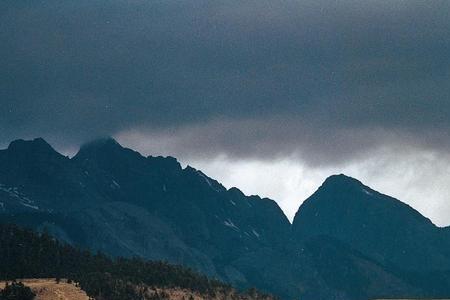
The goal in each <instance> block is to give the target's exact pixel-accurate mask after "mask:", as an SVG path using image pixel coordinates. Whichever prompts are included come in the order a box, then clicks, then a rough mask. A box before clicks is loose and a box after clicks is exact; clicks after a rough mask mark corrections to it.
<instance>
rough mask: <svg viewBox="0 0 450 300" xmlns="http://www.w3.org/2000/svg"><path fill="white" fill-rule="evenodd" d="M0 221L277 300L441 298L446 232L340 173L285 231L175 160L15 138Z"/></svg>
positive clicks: (265, 206)
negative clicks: (62, 148) (71, 151)
mask: <svg viewBox="0 0 450 300" xmlns="http://www.w3.org/2000/svg"><path fill="white" fill-rule="evenodd" d="M299 200H301V199H299ZM0 221H1V222H4V223H7V222H12V223H17V224H19V225H22V226H27V227H31V228H33V229H36V230H40V231H43V230H45V231H48V232H49V233H50V234H52V235H53V236H55V237H56V238H58V239H59V240H61V241H64V242H67V243H69V244H72V245H76V246H78V247H82V248H86V249H89V250H92V251H97V250H99V251H102V252H105V253H107V254H110V255H113V256H126V257H132V256H139V257H142V258H145V259H150V260H166V261H169V262H171V263H176V264H181V265H185V266H189V267H191V268H193V269H195V270H196V271H199V272H202V273H204V274H206V275H209V276H212V277H216V278H218V279H220V280H223V281H226V282H229V283H232V284H233V285H236V286H238V287H241V288H248V287H251V286H256V287H257V288H258V289H260V290H263V291H267V292H270V293H273V294H275V295H278V296H279V297H281V298H282V299H298V298H300V299H311V300H312V299H318V300H320V299H324V300H325V299H351V300H353V299H355V300H359V299H368V298H375V297H420V296H427V297H446V296H447V297H448V296H450V288H449V287H450V253H448V251H447V249H449V246H450V231H449V229H448V228H438V227H436V226H435V225H434V224H433V223H432V222H431V221H430V220H428V219H427V218H425V217H423V216H422V215H421V214H419V213H418V212H417V211H416V210H414V209H413V208H411V207H410V206H408V205H406V204H404V203H402V202H400V201H399V200H396V199H394V198H391V197H389V196H386V195H383V194H381V193H378V192H376V191H374V190H372V189H370V188H369V187H367V186H365V185H363V184H362V183H361V182H359V181H358V180H356V179H353V178H350V177H347V176H345V175H335V176H331V177H329V178H328V179H327V180H326V181H325V182H324V183H323V185H322V186H321V187H320V188H319V189H318V190H317V191H316V192H315V193H314V194H313V195H312V196H311V197H310V198H308V199H307V200H306V201H305V202H304V203H303V204H302V205H301V207H300V209H299V211H298V212H297V214H296V216H295V219H294V222H293V224H290V223H289V221H288V219H287V218H286V216H285V215H284V214H283V212H282V210H281V209H280V208H279V206H278V205H277V204H276V202H275V201H273V200H271V199H267V198H260V197H258V196H246V195H244V194H243V193H242V192H241V191H240V190H239V189H237V188H231V189H226V188H225V187H224V186H222V185H221V184H220V183H219V182H217V181H216V180H214V179H212V178H210V177H208V176H207V175H206V174H204V173H203V172H201V171H200V170H196V169H194V168H193V167H190V166H188V167H186V168H182V167H181V165H180V164H179V162H178V161H177V160H176V159H175V158H173V157H152V156H149V157H144V156H142V155H141V154H139V153H138V152H136V151H133V150H131V149H127V148H124V147H122V146H121V145H120V144H118V143H117V142H116V141H115V140H113V139H111V138H105V139H100V140H95V141H93V142H90V143H87V144H85V145H83V146H82V147H81V149H80V150H79V152H78V153H77V154H76V155H75V156H74V157H73V158H68V157H65V156H63V155H61V154H59V153H58V152H56V151H55V150H54V149H53V148H52V147H51V146H50V145H49V144H48V143H47V142H46V141H44V140H43V139H34V140H30V141H24V140H17V141H14V142H12V143H11V144H10V145H9V147H8V148H7V149H5V150H1V151H0Z"/></svg>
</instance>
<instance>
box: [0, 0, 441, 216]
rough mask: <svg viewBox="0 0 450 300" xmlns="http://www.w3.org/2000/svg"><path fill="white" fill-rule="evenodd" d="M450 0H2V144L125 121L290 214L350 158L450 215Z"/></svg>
mask: <svg viewBox="0 0 450 300" xmlns="http://www.w3.org/2000/svg"><path fill="white" fill-rule="evenodd" d="M449 15H450V1H446V0H443V1H414V0H407V1H381V0H378V1H370V0H366V1H356V0H343V1H324V0H304V1H300V0H284V1H281V0H248V1H243V0H239V1H238V0H178V1H175V0H160V1H154V0H77V1H61V0H52V1H50V0H48V1H46V0H29V1H28V0H22V1H17V0H11V1H10V0H3V1H1V2H0V128H1V130H0V145H3V146H6V145H7V144H8V143H9V141H11V140H13V139H17V138H32V137H37V136H42V137H44V138H46V139H47V140H48V141H49V142H50V143H52V144H53V145H54V146H55V147H56V148H57V149H58V150H60V151H62V152H65V153H73V152H74V151H76V149H77V148H78V147H79V145H80V144H81V143H83V142H85V141H87V140H89V139H92V138H95V137H98V136H105V135H111V136H114V137H116V138H117V139H118V140H119V141H120V142H121V143H122V144H124V145H126V146H129V147H133V148H136V149H138V150H140V151H141V152H143V153H144V154H154V155H159V154H163V155H173V156H176V157H178V158H179V160H180V161H182V162H183V164H191V165H193V166H194V167H198V168H201V169H203V170H204V171H205V172H206V173H208V174H209V175H210V176H212V177H215V178H217V179H218V180H220V181H222V182H223V183H224V184H225V185H226V186H227V187H231V186H237V187H239V188H241V189H243V190H244V192H246V193H251V194H259V195H261V196H269V197H271V198H273V199H275V200H276V201H277V202H278V203H279V204H280V206H281V207H282V208H283V210H284V211H285V212H286V214H287V215H288V216H289V217H292V216H293V215H294V213H295V211H296V210H297V208H298V206H299V205H300V203H301V202H302V201H303V200H304V199H305V198H306V197H307V196H309V194H311V193H312V192H314V190H315V189H316V188H317V187H318V186H319V185H320V184H321V182H322V181H323V180H324V179H325V178H326V177H327V176H329V175H331V174H333V173H345V174H348V175H351V176H354V177H357V178H358V179H360V180H362V181H363V182H364V183H365V184H367V185H369V186H371V187H373V188H376V189H378V190H379V191H381V192H384V193H387V194H390V195H393V196H395V197H397V198H399V199H401V200H402V201H404V202H407V203H409V204H411V205H412V206H413V207H415V208H416V209H418V210H419V211H420V212H422V213H423V214H425V215H426V216H427V217H430V218H431V219H432V220H433V222H435V223H436V224H438V225H449V224H450V197H449V196H450V155H449V153H450V152H449V150H450V98H449V97H450V18H449Z"/></svg>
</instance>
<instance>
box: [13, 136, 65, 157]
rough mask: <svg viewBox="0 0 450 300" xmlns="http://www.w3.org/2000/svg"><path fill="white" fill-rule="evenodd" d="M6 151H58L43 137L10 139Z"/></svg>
mask: <svg viewBox="0 0 450 300" xmlns="http://www.w3.org/2000/svg"><path fill="white" fill-rule="evenodd" d="M8 151H12V152H33V153H55V154H58V152H56V150H55V149H53V147H52V146H50V144H49V143H47V142H46V141H45V140H44V139H43V138H35V139H33V140H22V139H18V140H15V141H12V142H11V143H10V144H9V146H8Z"/></svg>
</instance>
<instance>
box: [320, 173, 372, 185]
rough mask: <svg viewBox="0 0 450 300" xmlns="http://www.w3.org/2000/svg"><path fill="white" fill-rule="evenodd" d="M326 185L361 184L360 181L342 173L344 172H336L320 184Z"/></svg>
mask: <svg viewBox="0 0 450 300" xmlns="http://www.w3.org/2000/svg"><path fill="white" fill-rule="evenodd" d="M328 186H359V187H361V186H363V184H362V182H361V181H359V180H358V179H355V178H353V177H350V176H347V175H344V174H336V175H331V176H330V177H328V178H327V179H325V181H324V182H323V184H322V187H328Z"/></svg>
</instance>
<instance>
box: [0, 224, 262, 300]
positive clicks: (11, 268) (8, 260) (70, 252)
mask: <svg viewBox="0 0 450 300" xmlns="http://www.w3.org/2000/svg"><path fill="white" fill-rule="evenodd" d="M17 278H57V280H59V278H67V279H68V280H69V281H70V282H71V281H73V282H75V283H76V284H77V285H79V286H80V288H81V289H83V290H84V291H85V292H86V293H87V294H88V295H89V296H90V297H92V298H95V299H98V300H135V299H149V298H148V295H149V294H148V289H149V288H152V287H158V288H181V289H187V290H190V291H193V292H197V293H199V294H202V295H207V296H208V297H211V298H213V297H214V296H215V295H216V294H217V293H221V294H225V295H230V297H231V298H241V299H244V298H246V299H255V298H261V299H267V298H269V296H268V295H264V294H262V293H258V292H257V291H256V290H254V289H252V290H251V291H250V292H249V293H246V294H237V293H235V291H234V289H233V288H232V287H231V286H230V285H228V284H225V283H223V282H220V281H218V280H215V279H210V278H208V277H207V276H204V275H201V274H199V273H197V272H194V271H192V270H191V269H189V268H185V267H181V266H176V265H171V264H168V263H166V262H161V261H146V260H143V259H141V258H111V257H109V256H107V255H104V254H102V253H96V254H92V253H90V252H89V251H85V250H81V249H78V248H75V247H73V246H71V245H68V244H65V243H61V242H59V241H58V240H56V239H54V238H53V237H51V236H50V235H49V234H47V233H45V232H44V233H36V232H34V231H32V230H28V229H23V228H19V227H18V226H16V225H10V224H0V279H1V280H15V279H17ZM151 295H152V297H153V298H155V297H156V298H157V299H164V298H165V297H166V295H163V294H162V295H161V294H158V293H152V294H151Z"/></svg>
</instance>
